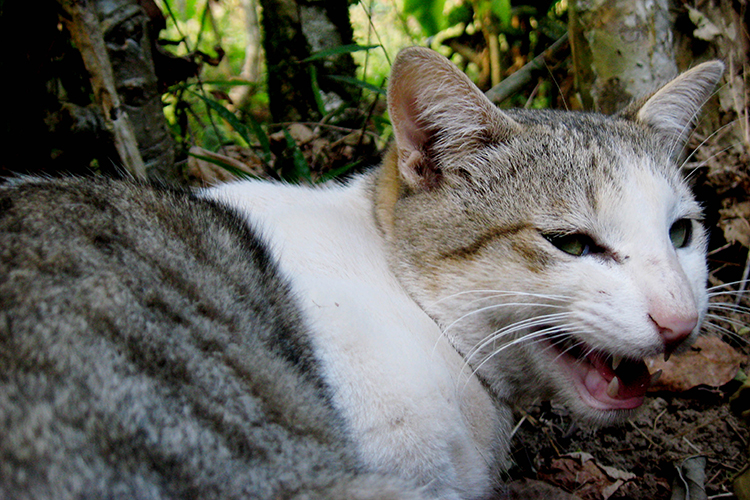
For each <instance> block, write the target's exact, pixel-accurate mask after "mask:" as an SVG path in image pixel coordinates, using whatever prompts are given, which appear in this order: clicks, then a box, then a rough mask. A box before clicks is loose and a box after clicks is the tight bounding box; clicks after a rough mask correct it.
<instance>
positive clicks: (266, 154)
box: [246, 115, 272, 165]
mask: <svg viewBox="0 0 750 500" xmlns="http://www.w3.org/2000/svg"><path fill="white" fill-rule="evenodd" d="M246 118H247V121H248V122H250V127H252V129H253V132H254V133H255V137H256V138H257V139H258V142H259V143H260V148H261V150H262V151H263V154H262V155H261V160H263V162H264V163H265V164H266V165H268V164H270V163H271V158H272V155H271V141H269V140H268V134H266V131H265V130H263V127H261V126H260V123H258V122H257V121H255V119H254V118H253V117H252V116H250V115H247V116H246Z"/></svg>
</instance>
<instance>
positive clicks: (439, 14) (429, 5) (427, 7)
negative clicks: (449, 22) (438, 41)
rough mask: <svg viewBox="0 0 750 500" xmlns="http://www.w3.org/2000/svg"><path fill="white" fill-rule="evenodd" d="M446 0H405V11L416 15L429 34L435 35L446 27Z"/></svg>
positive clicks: (426, 33)
mask: <svg viewBox="0 0 750 500" xmlns="http://www.w3.org/2000/svg"><path fill="white" fill-rule="evenodd" d="M444 5H445V0H404V13H406V14H411V15H412V16H414V17H415V18H416V19H417V21H419V24H420V25H421V26H422V29H423V30H424V32H425V35H427V36H433V35H435V34H437V33H438V32H439V31H440V30H442V29H443V28H444V27H445V24H446V19H445V16H444V15H443V6H444Z"/></svg>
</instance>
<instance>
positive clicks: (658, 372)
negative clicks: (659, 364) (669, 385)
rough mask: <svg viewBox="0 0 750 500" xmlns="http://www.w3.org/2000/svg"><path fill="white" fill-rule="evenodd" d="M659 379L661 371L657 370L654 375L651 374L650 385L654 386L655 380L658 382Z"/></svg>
mask: <svg viewBox="0 0 750 500" xmlns="http://www.w3.org/2000/svg"><path fill="white" fill-rule="evenodd" d="M660 377H661V369H658V370H656V371H655V372H654V373H652V374H651V385H654V384H655V383H656V382H657V380H659V378H660ZM649 387H650V386H649Z"/></svg>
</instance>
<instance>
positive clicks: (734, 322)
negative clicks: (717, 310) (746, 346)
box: [703, 314, 748, 335]
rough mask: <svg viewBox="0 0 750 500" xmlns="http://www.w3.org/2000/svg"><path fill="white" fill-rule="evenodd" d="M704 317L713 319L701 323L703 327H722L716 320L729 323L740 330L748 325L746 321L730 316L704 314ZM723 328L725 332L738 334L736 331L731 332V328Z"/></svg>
mask: <svg viewBox="0 0 750 500" xmlns="http://www.w3.org/2000/svg"><path fill="white" fill-rule="evenodd" d="M706 318H707V319H709V320H713V321H708V322H706V323H705V324H704V325H703V326H704V327H707V326H712V327H716V328H724V327H722V326H721V325H719V324H718V323H717V322H721V323H726V324H728V325H731V326H733V327H735V328H737V329H738V330H740V329H742V328H747V326H748V323H746V322H743V321H738V320H734V319H732V318H727V317H726V316H719V315H718V314H706ZM724 330H725V331H726V333H727V334H730V335H739V334H738V333H736V332H733V331H732V330H729V329H726V328H724Z"/></svg>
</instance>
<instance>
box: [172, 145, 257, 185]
mask: <svg viewBox="0 0 750 500" xmlns="http://www.w3.org/2000/svg"><path fill="white" fill-rule="evenodd" d="M224 153H226V154H219V153H214V152H212V151H208V150H206V149H203V148H200V147H198V146H193V147H192V148H190V156H188V168H187V171H188V175H189V176H190V177H191V178H192V179H195V180H197V181H198V182H199V183H200V184H201V185H204V186H213V185H216V184H221V183H223V182H229V181H232V180H236V179H237V176H236V175H234V174H233V173H232V172H230V171H229V170H227V169H226V168H223V167H221V166H220V165H217V164H215V163H212V162H210V161H207V160H204V159H201V158H196V156H202V157H205V158H210V159H212V160H215V161H219V162H221V163H224V164H227V165H230V166H231V167H234V168H235V169H237V170H240V171H242V172H245V173H246V174H250V175H253V176H256V177H259V176H261V175H262V172H263V170H262V167H261V166H260V163H259V162H258V160H255V163H254V164H252V163H250V158H251V157H249V155H241V154H240V151H239V150H238V149H237V148H236V147H235V148H234V149H229V148H227V149H226V150H225V151H224ZM193 155H195V156H193ZM230 155H231V156H230Z"/></svg>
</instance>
